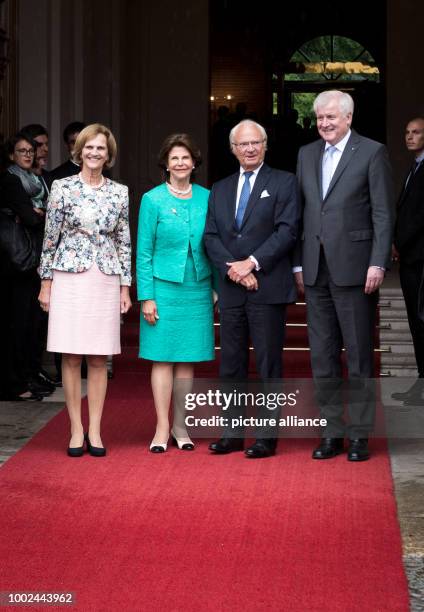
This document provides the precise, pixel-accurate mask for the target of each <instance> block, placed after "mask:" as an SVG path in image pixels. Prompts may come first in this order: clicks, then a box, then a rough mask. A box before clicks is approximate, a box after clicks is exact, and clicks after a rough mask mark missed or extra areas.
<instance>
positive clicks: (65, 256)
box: [39, 123, 131, 457]
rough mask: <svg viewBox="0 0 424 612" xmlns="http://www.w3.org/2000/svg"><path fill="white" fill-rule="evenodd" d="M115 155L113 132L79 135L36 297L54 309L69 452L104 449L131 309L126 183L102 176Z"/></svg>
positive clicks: (52, 327)
mask: <svg viewBox="0 0 424 612" xmlns="http://www.w3.org/2000/svg"><path fill="white" fill-rule="evenodd" d="M115 158H116V142H115V138H114V136H113V134H112V132H111V131H110V130H109V129H108V128H107V127H105V126H103V125H101V124H98V123H95V124H93V125H89V126H87V127H86V128H84V129H83V130H82V131H81V132H80V133H79V135H78V138H77V141H76V143H75V149H74V159H75V161H76V163H78V164H81V172H80V173H79V174H77V175H74V176H70V177H68V178H64V179H61V180H58V181H54V183H53V186H52V190H51V192H50V197H49V201H48V206H47V221H46V229H45V235H44V244H43V252H42V256H41V264H40V276H41V279H42V283H41V292H40V296H39V302H40V305H41V307H42V308H43V309H44V310H46V311H47V310H48V311H49V330H48V339H47V350H48V351H52V352H56V353H62V354H63V357H62V381H63V387H64V391H65V399H66V404H67V407H68V411H69V417H70V421H71V440H70V443H69V447H68V454H69V455H70V456H72V457H79V456H81V455H82V454H83V451H84V440H85V441H86V444H87V449H88V451H89V453H90V454H91V455H93V456H96V457H103V456H104V455H105V454H106V449H105V447H104V445H103V442H102V439H101V433H100V423H101V417H102V412H103V404H104V399H105V395H106V387H107V368H106V358H107V355H112V354H117V353H120V352H121V345H120V314H121V313H125V312H127V311H128V309H129V308H130V307H131V300H130V296H129V287H130V285H131V244H130V232H129V224H128V188H127V187H126V186H124V185H120V184H119V183H116V182H115V181H112V180H110V179H108V178H105V177H104V176H103V174H102V171H103V167H104V166H106V167H108V168H110V167H111V166H112V165H113V163H114V161H115ZM83 355H85V356H86V358H87V365H88V373H87V395H88V410H89V428H88V432H87V433H86V434H85V436H84V431H83V425H82V421H81V360H82V357H83Z"/></svg>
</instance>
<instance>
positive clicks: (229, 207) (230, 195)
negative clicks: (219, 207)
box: [225, 172, 240, 225]
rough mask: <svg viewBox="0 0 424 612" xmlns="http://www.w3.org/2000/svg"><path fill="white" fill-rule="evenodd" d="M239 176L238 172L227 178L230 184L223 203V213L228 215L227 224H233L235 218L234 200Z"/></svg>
mask: <svg viewBox="0 0 424 612" xmlns="http://www.w3.org/2000/svg"><path fill="white" fill-rule="evenodd" d="M239 178H240V174H239V172H237V173H236V174H233V175H232V176H230V177H229V178H228V181H229V183H230V186H229V189H226V196H227V198H226V199H227V201H226V203H225V214H226V215H228V219H229V225H231V224H234V222H235V219H236V200H237V187H238V181H239Z"/></svg>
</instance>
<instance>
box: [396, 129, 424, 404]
mask: <svg viewBox="0 0 424 612" xmlns="http://www.w3.org/2000/svg"><path fill="white" fill-rule="evenodd" d="M405 144H406V148H407V149H408V151H410V152H411V153H412V154H413V155H414V162H413V164H412V168H411V169H410V171H409V172H408V174H407V176H406V177H405V181H404V184H403V188H402V192H401V194H400V197H399V200H398V205H397V218H396V226H395V237H394V253H393V254H394V258H395V259H398V260H399V275H400V284H401V287H402V291H403V296H404V298H405V304H406V310H407V313H408V322H409V328H410V330H411V334H412V341H413V343H414V352H415V360H416V362H417V369H418V380H417V381H416V382H415V383H414V385H413V386H412V387H411V388H410V389H409V390H408V391H406V392H405V393H393V394H392V397H393V399H396V400H403V403H404V404H405V405H406V406H414V405H424V320H423V319H424V286H423V283H424V274H423V273H424V117H416V118H415V119H411V121H409V123H408V125H407V126H406V130H405Z"/></svg>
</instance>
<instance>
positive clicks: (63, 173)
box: [51, 121, 85, 181]
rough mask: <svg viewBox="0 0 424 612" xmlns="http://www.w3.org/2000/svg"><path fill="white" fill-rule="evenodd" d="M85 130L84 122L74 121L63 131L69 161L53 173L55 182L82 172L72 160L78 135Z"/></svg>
mask: <svg viewBox="0 0 424 612" xmlns="http://www.w3.org/2000/svg"><path fill="white" fill-rule="evenodd" d="M84 128H85V123H82V121H72V123H68V125H67V126H66V127H65V129H64V130H63V140H64V142H65V145H66V148H67V149H68V153H69V159H67V160H66V161H65V162H64V163H63V164H61V165H60V166H57V168H55V169H54V170H52V171H51V176H52V180H53V181H56V180H58V179H62V178H66V177H67V176H73V175H74V174H78V172H80V170H81V168H80V166H79V165H78V164H77V163H75V162H74V160H73V159H72V153H73V150H74V147H75V143H76V140H77V138H78V134H79V133H80V132H81V130H83V129H84Z"/></svg>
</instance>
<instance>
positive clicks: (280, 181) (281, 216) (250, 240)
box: [204, 164, 299, 379]
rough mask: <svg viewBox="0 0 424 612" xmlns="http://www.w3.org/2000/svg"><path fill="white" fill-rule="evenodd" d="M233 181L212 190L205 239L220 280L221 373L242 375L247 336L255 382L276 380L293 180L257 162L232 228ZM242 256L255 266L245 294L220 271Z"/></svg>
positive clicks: (293, 229)
mask: <svg viewBox="0 0 424 612" xmlns="http://www.w3.org/2000/svg"><path fill="white" fill-rule="evenodd" d="M239 176H240V175H239V173H238V172H237V173H236V174H233V175H231V176H229V177H228V178H225V179H223V180H221V181H219V182H217V183H215V184H214V185H213V187H212V190H211V194H210V197H209V210H208V216H207V220H206V227H205V234H204V241H205V248H206V252H207V254H208V256H209V258H210V259H211V261H212V263H213V264H214V266H215V267H216V269H217V270H218V273H219V277H220V282H219V289H218V296H219V307H220V317H221V366H220V373H221V376H222V377H224V378H238V379H245V378H247V374H248V360H249V359H248V347H249V336H250V338H251V340H252V343H253V347H254V349H255V353H256V364H257V369H258V372H259V375H260V377H261V378H263V379H266V378H280V377H281V374H282V371H281V358H282V352H281V351H282V347H283V342H284V324H285V305H286V304H287V303H289V302H293V301H294V300H295V299H296V292H295V288H294V283H293V273H292V271H291V259H290V256H291V252H292V249H293V247H294V245H295V243H296V237H297V225H298V219H299V203H298V190H297V182H296V177H295V176H294V175H293V174H290V173H288V172H284V171H281V170H274V169H272V168H270V167H269V166H267V165H266V164H263V166H262V167H261V169H260V170H259V172H258V176H257V177H256V181H255V184H254V187H253V190H252V193H251V195H250V198H249V201H248V204H247V208H246V211H245V214H244V217H243V221H242V224H241V227H240V228H237V227H236V224H235V216H236V198H237V186H238V180H239ZM249 255H253V256H254V257H255V258H256V259H257V261H258V264H259V267H260V270H258V271H256V270H253V274H255V276H256V277H257V280H258V290H257V291H248V290H247V289H246V288H245V287H243V286H242V285H241V284H237V283H235V282H233V281H232V280H231V279H230V278H229V277H228V274H227V272H228V269H229V267H228V266H227V262H232V261H240V260H244V259H246V258H247V257H249Z"/></svg>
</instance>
